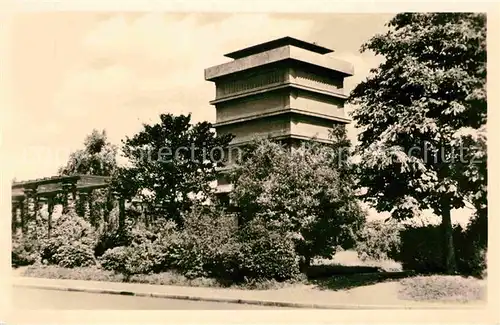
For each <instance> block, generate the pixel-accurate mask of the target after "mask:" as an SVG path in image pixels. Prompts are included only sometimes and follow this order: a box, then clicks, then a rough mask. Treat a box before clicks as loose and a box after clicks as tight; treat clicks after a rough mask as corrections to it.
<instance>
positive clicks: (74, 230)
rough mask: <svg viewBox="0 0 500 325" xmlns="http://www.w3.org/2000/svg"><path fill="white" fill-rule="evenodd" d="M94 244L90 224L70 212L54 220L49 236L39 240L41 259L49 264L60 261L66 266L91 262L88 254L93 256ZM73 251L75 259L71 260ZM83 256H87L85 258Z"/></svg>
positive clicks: (94, 240) (94, 236) (94, 238)
mask: <svg viewBox="0 0 500 325" xmlns="http://www.w3.org/2000/svg"><path fill="white" fill-rule="evenodd" d="M95 244H96V235H95V232H94V231H93V229H92V227H91V225H90V224H89V223H88V222H87V221H86V220H84V219H83V218H81V217H79V216H78V215H76V214H75V213H72V212H70V213H68V214H63V215H61V216H60V217H59V218H58V219H57V220H56V222H55V223H54V225H53V231H52V233H51V237H50V238H47V237H45V238H42V239H41V240H40V252H41V256H42V259H44V260H46V261H47V262H48V263H49V264H59V263H60V262H61V263H63V264H64V265H67V266H70V265H73V266H81V265H89V264H92V263H93V262H92V259H93V258H91V257H90V256H91V255H92V257H93V250H94V247H95ZM73 246H74V247H73ZM73 253H74V254H75V256H74V259H75V261H74V262H71V261H70V259H71V258H72V257H71V254H73ZM85 257H88V258H87V260H85ZM63 261H64V262H63ZM81 263H83V264H81Z"/></svg>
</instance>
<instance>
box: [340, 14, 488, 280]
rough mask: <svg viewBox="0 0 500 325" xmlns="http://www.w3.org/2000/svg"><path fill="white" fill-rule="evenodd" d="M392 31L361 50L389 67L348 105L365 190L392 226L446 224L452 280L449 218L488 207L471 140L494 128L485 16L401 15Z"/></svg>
mask: <svg viewBox="0 0 500 325" xmlns="http://www.w3.org/2000/svg"><path fill="white" fill-rule="evenodd" d="M388 28H389V30H388V31H387V32H386V33H385V34H381V35H376V36H374V37H373V38H372V39H370V40H369V41H368V42H367V43H366V44H364V45H363V46H362V48H361V52H364V51H367V50H371V51H373V52H374V53H375V54H376V55H382V56H383V57H384V58H385V62H383V63H382V64H380V66H379V67H378V68H376V69H373V70H372V71H371V72H372V73H371V75H370V76H369V77H368V78H367V79H366V81H364V82H361V83H360V84H358V85H357V86H356V88H355V89H354V90H353V91H352V93H351V94H350V98H349V101H350V103H352V104H354V105H357V107H356V109H355V110H354V112H353V114H352V117H353V119H354V120H355V122H356V123H357V126H358V127H360V129H361V132H360V134H359V136H358V138H359V146H358V148H357V151H358V153H359V154H360V156H361V163H360V164H359V167H360V179H359V186H360V187H363V188H364V189H365V190H366V193H365V195H364V198H365V199H366V200H367V201H368V202H370V203H371V204H373V206H374V207H375V208H376V209H377V210H378V211H390V212H392V217H394V218H397V219H404V218H408V217H414V216H418V215H419V213H420V211H421V210H424V209H432V210H433V211H434V212H435V213H436V214H437V215H440V216H441V217H442V229H443V232H444V234H443V245H444V248H445V249H444V250H443V252H444V254H443V266H444V269H445V271H447V272H448V273H453V272H454V271H455V269H456V265H455V257H454V248H453V240H452V225H451V210H452V209H455V208H462V207H463V206H464V204H465V202H466V201H467V200H470V199H471V198H472V197H477V198H479V199H478V200H479V201H482V202H476V203H475V205H476V206H478V205H481V203H485V201H484V200H485V198H486V173H485V172H486V170H485V169H486V168H485V166H486V165H485V163H486V162H485V161H483V162H480V161H479V160H478V159H483V160H484V159H485V155H484V152H483V150H484V151H485V143H484V145H483V144H481V141H479V140H478V141H476V140H477V139H478V137H477V136H470V135H467V132H466V131H469V134H470V131H472V133H475V134H477V133H478V132H477V130H478V129H480V128H482V127H483V126H485V124H486V16H485V15H483V14H476V13H403V14H398V15H396V16H395V17H394V18H393V19H392V20H391V21H390V22H389V23H388ZM482 152H483V153H482ZM472 158H475V159H472ZM481 164H483V166H484V167H481ZM481 206H482V205H481Z"/></svg>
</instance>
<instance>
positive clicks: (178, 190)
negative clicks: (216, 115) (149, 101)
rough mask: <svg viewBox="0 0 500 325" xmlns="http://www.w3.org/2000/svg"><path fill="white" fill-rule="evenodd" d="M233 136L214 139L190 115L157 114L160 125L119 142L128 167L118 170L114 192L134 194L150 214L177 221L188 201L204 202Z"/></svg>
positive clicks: (210, 130) (188, 206)
mask: <svg viewBox="0 0 500 325" xmlns="http://www.w3.org/2000/svg"><path fill="white" fill-rule="evenodd" d="M231 140H232V136H230V135H224V136H216V134H215V132H214V130H213V128H212V125H211V124H210V123H208V122H201V123H196V124H193V123H191V115H180V116H174V115H172V114H161V115H160V122H159V123H156V124H151V125H149V124H144V125H143V129H142V130H141V131H140V132H139V133H137V134H135V135H134V136H132V137H127V138H126V139H125V140H123V148H122V151H123V154H124V157H125V158H127V159H128V164H127V166H126V167H124V168H120V171H119V177H117V181H116V182H115V185H114V186H115V188H117V189H118V190H119V191H121V192H123V193H125V194H126V195H127V196H129V197H131V196H139V197H140V198H141V199H142V200H143V202H145V203H146V204H147V205H148V207H149V209H150V211H151V213H153V214H155V215H162V216H163V217H165V218H168V219H171V220H174V221H176V222H180V221H181V220H182V218H181V217H182V214H183V213H184V212H186V211H189V210H190V209H191V207H192V205H193V202H195V201H200V200H205V199H206V198H207V197H208V196H209V195H210V193H211V191H212V187H211V186H210V183H211V182H212V181H214V180H215V179H216V167H217V165H218V162H219V161H222V158H223V157H221V155H222V152H223V150H224V149H225V148H226V147H227V145H228V143H229V142H230V141H231Z"/></svg>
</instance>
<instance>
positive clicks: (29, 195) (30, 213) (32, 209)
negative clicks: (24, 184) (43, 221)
mask: <svg viewBox="0 0 500 325" xmlns="http://www.w3.org/2000/svg"><path fill="white" fill-rule="evenodd" d="M24 195H25V196H26V208H27V211H26V212H27V213H26V216H27V218H26V220H25V222H26V221H31V220H34V219H35V214H36V189H35V188H25V189H24Z"/></svg>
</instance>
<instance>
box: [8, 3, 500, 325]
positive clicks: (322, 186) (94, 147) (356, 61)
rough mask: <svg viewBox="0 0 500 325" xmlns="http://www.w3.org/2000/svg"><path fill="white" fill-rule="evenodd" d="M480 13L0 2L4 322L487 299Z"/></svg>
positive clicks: (461, 306) (477, 305) (434, 306)
mask: <svg viewBox="0 0 500 325" xmlns="http://www.w3.org/2000/svg"><path fill="white" fill-rule="evenodd" d="M271 2H272V1H271ZM487 18H490V16H489V15H488V14H487V13H486V12H482V11H474V12H473V11H470V12H469V11H459V10H457V11H447V12H438V11H425V12H420V11H411V10H409V11H398V12H389V11H388V12H387V13H380V12H373V13H368V12H345V13H343V12H317V13H309V12H304V13H300V12H282V13H281V12H209V11H192V12H187V11H183V12H173V11H171V12H169V11H161V10H155V11H148V12H144V11H139V10H137V11H116V10H113V11H77V10H73V11H55V10H54V11H32V12H30V11H26V12H19V13H16V14H13V15H12V16H11V17H10V18H9V24H8V25H9V28H8V34H9V35H10V36H9V38H8V40H9V43H8V45H7V47H6V49H7V52H5V53H7V54H8V57H9V58H10V60H9V61H8V67H9V69H10V70H9V71H10V74H9V75H8V76H9V78H10V79H8V81H9V83H10V88H9V99H10V104H11V109H10V110H5V112H3V113H2V120H3V122H4V123H3V126H2V133H3V135H2V144H1V147H2V152H3V153H4V157H5V158H2V165H3V167H2V169H3V168H5V170H8V173H6V172H3V176H2V177H3V178H4V180H5V181H6V182H9V186H10V191H9V193H10V203H11V204H10V207H11V219H10V220H11V221H10V228H11V229H10V230H11V231H10V235H11V236H10V239H9V240H10V242H11V248H10V259H11V261H10V267H9V270H10V271H9V272H11V274H10V276H11V280H10V281H11V284H12V286H11V292H10V302H11V310H12V313H19V314H23V313H29V312H30V311H36V310H39V311H40V310H53V311H64V310H66V311H69V310H80V311H82V310H88V311H96V310H101V311H102V310H121V311H124V312H126V311H131V310H149V311H152V310H156V311H165V310H168V311H173V310H211V311H213V310H219V311H220V310H247V311H248V310H253V311H257V310H261V311H271V310H274V311H277V310H278V311H292V310H295V311H297V310H302V311H305V310H307V311H309V312H314V310H317V311H318V312H319V310H323V311H324V310H330V312H331V313H332V315H334V314H333V313H334V312H336V310H337V311H338V310H352V311H355V310H358V311H359V310H386V311H387V310H441V309H442V310H450V309H457V310H478V309H481V308H486V306H487V305H488V289H491V288H493V287H492V286H491V285H489V286H488V285H487V283H488V269H489V268H488V258H487V257H488V256H490V255H491V254H488V168H487V160H488V151H487V140H488V133H487V127H486V125H487V121H488V119H487V117H488V116H487V82H486V80H487V23H489V22H488V21H487ZM495 19H496V18H495ZM488 32H489V30H488ZM491 59H492V60H497V59H498V58H495V57H493V58H491V57H490V60H491ZM7 175H8V179H6V177H7ZM6 195H7V193H6ZM8 203H9V202H6V204H8ZM5 224H7V222H6V223H5ZM6 233H8V231H7V230H6ZM492 290H494V289H492ZM0 320H1V319H0ZM333 320H334V319H332V321H333ZM228 321H231V320H230V319H228ZM6 324H9V323H8V322H7V323H6Z"/></svg>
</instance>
